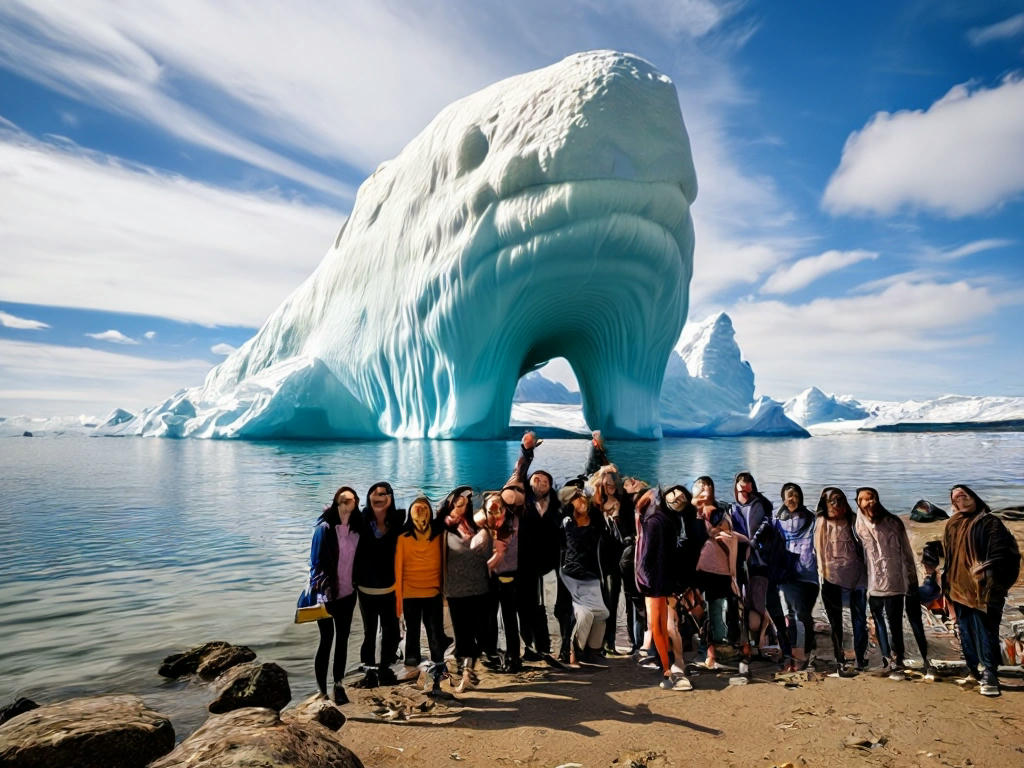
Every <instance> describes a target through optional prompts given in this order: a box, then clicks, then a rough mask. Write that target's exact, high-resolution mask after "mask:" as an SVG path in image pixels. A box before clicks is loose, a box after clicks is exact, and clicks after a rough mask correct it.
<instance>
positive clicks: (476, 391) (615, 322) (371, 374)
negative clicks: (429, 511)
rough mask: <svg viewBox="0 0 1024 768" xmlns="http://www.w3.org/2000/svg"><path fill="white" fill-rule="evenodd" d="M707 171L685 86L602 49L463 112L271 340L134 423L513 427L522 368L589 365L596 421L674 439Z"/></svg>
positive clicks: (312, 433)
mask: <svg viewBox="0 0 1024 768" xmlns="http://www.w3.org/2000/svg"><path fill="white" fill-rule="evenodd" d="M696 193H697V182H696V176H695V174H694V169H693V162H692V159H691V156H690V145H689V139H688V137H687V133H686V128H685V127H684V125H683V118H682V115H681V113H680V109H679V101H678V98H677V96H676V90H675V87H674V86H673V84H672V82H671V81H670V80H669V78H668V77H666V76H665V75H663V74H661V73H659V72H658V71H657V70H656V69H655V68H654V67H653V66H652V65H650V64H649V63H648V62H646V61H644V60H642V59H639V58H637V57H635V56H631V55H627V54H622V53H615V52H611V51H595V52H589V53H581V54H577V55H573V56H570V57H568V58H566V59H565V60H563V61H561V62H559V63H558V64H555V65H553V66H550V67H547V68H545V69H541V70H538V71H536V72H530V73H527V74H524V75H520V76H518V77H513V78H510V79H508V80H504V81H502V82H499V83H496V84H495V85H492V86H490V87H488V88H486V89H484V90H483V91H480V92H478V93H476V94H473V95H471V96H468V97H466V98H464V99H462V100H460V101H458V102H455V103H454V104H452V105H450V106H448V107H447V108H445V109H444V110H443V111H442V112H441V113H440V114H439V115H438V116H437V117H436V118H435V119H434V120H433V122H431V123H430V125H428V126H427V127H426V129H425V130H424V131H423V132H422V133H421V134H420V135H419V136H417V137H416V138H415V139H413V140H412V141H411V142H410V143H409V145H408V146H406V147H405V149H403V150H402V152H401V153H400V154H399V155H398V156H397V157H396V158H395V159H393V160H391V161H389V162H386V163H384V164H382V165H381V166H380V167H379V168H377V170H376V171H375V172H374V173H373V175H371V176H370V177H369V178H368V179H367V180H366V181H365V182H364V183H363V185H362V186H361V187H360V188H359V191H358V193H357V195H356V201H355V205H354V207H353V210H352V214H351V215H350V216H349V218H348V220H347V221H346V222H345V225H344V226H343V227H342V228H341V231H340V232H339V233H338V236H337V238H336V240H335V242H334V244H333V245H332V247H331V248H330V249H329V250H328V252H327V255H326V256H325V257H324V259H323V261H322V262H321V264H320V265H319V267H318V268H317V269H316V271H315V272H314V273H313V274H312V275H311V276H310V277H309V278H308V279H307V280H306V281H305V282H304V283H303V284H302V285H301V286H299V288H297V289H296V290H295V291H294V292H293V293H292V294H291V295H290V296H289V297H288V298H287V299H286V300H285V302H284V303H283V304H282V305H281V306H280V307H279V308H278V309H277V310H276V311H275V312H274V313H273V314H272V315H271V316H270V318H269V319H268V320H267V321H266V323H265V324H264V326H263V327H262V328H261V329H260V331H259V332H258V333H257V334H256V336H254V337H253V338H252V339H250V340H249V341H248V342H246V343H245V344H244V345H243V346H242V347H241V348H240V349H239V350H238V351H237V352H235V353H234V354H232V355H231V356H230V357H228V358H227V359H226V360H225V361H224V362H223V363H221V364H220V365H218V366H217V367H216V368H214V369H213V370H212V371H211V372H210V374H209V375H208V376H207V378H206V381H205V383H204V385H203V386H202V387H198V388H195V389H191V390H185V391H182V392H179V393H178V394H177V395H175V396H174V397H171V398H169V399H168V400H167V401H166V402H164V403H162V404H161V405H159V406H156V407H155V408H153V409H149V410H148V411H146V412H144V413H142V414H141V415H140V416H139V418H138V419H136V420H134V421H133V422H130V423H129V424H127V425H123V428H122V430H121V431H122V432H124V433H135V434H147V435H168V436H204V437H254V438H256V437H380V436H394V437H440V438H458V437H473V438H486V437H498V436H504V435H505V433H506V430H507V425H508V423H509V412H510V408H511V404H512V397H513V392H514V390H515V388H516V382H517V381H518V379H519V377H520V376H521V375H522V374H524V373H526V372H528V371H531V370H534V369H536V368H538V367H540V366H541V365H543V364H544V363H545V362H547V361H548V360H550V359H552V358H554V357H559V356H561V357H564V358H566V359H567V360H568V361H569V363H570V364H571V365H572V367H573V369H574V370H575V372H576V375H577V378H578V380H579V383H580V388H581V392H582V397H583V413H584V415H585V417H586V422H587V423H588V424H589V425H590V426H592V427H594V428H597V429H602V430H604V431H605V433H606V434H608V435H609V436H622V437H626V436H628V437H647V438H651V437H659V436H660V435H661V422H660V419H659V412H658V394H659V390H660V387H661V382H662V378H663V374H664V372H665V365H666V361H667V360H668V359H669V355H670V354H671V352H672V347H673V345H674V344H675V342H676V340H677V339H678V337H679V333H680V331H681V329H682V327H683V324H684V322H685V319H686V312H687V303H688V290H689V282H690V275H691V272H692V259H693V245H694V238H693V225H692V220H691V217H690V204H691V203H692V202H693V200H694V198H695V196H696Z"/></svg>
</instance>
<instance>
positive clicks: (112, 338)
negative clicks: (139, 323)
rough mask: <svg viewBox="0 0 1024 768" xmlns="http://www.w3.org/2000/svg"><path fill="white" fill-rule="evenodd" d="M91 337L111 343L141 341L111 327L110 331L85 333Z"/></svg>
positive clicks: (134, 342) (135, 342)
mask: <svg viewBox="0 0 1024 768" xmlns="http://www.w3.org/2000/svg"><path fill="white" fill-rule="evenodd" d="M85 335H86V336H88V337H89V338H90V339H96V341H109V342H110V343H111V344H138V343H139V342H138V341H136V340H135V339H133V338H131V337H129V336H125V335H124V334H123V333H121V332H120V331H115V330H114V329H113V328H111V329H110V330H109V331H103V332H101V333H87V334H85Z"/></svg>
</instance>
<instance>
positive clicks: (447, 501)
mask: <svg viewBox="0 0 1024 768" xmlns="http://www.w3.org/2000/svg"><path fill="white" fill-rule="evenodd" d="M467 491H468V494H467ZM462 495H465V496H466V514H465V515H464V517H465V519H466V522H467V523H469V527H470V528H472V529H473V530H474V531H476V530H479V526H477V524H476V520H474V519H473V488H472V486H469V485H460V486H459V487H458V488H455V489H454V490H453V491H452V492H451V493H449V494H448V495H447V496H445V497H444V501H442V502H441V504H440V506H439V507H438V508H437V519H438V520H440V521H441V523H442V524H443V525H447V522H446V520H447V519H448V515H450V514H451V513H452V510H453V509H455V502H456V501H457V500H458V499H459V497H460V496H462Z"/></svg>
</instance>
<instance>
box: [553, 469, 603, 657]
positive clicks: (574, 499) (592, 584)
mask: <svg viewBox="0 0 1024 768" xmlns="http://www.w3.org/2000/svg"><path fill="white" fill-rule="evenodd" d="M558 497H559V501H561V502H562V503H563V504H564V505H568V506H569V507H570V509H571V511H572V513H571V514H570V515H569V516H567V517H565V518H563V520H562V567H561V576H562V583H563V584H565V588H566V590H568V593H569V598H570V599H571V600H572V607H573V613H574V614H575V617H576V625H575V627H574V628H573V630H572V634H571V637H570V646H569V648H570V651H569V663H570V664H578V663H580V662H583V663H585V664H592V665H597V664H599V663H600V661H601V644H602V643H603V642H604V627H605V622H606V621H607V620H608V608H607V607H606V606H605V603H604V598H603V596H602V594H601V565H600V558H599V555H598V548H599V546H600V541H601V537H602V536H603V535H604V531H603V528H604V521H603V518H602V517H601V512H600V510H598V509H596V508H595V507H594V506H593V505H592V504H591V501H590V498H589V497H588V496H587V494H586V492H585V491H584V490H583V489H582V488H578V487H577V486H574V485H567V486H565V487H564V488H563V489H562V490H561V491H560V492H559V494H558Z"/></svg>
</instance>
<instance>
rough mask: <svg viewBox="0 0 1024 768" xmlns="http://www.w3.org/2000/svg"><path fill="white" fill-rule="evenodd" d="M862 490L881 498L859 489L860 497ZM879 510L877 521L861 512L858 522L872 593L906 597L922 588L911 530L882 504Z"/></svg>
mask: <svg viewBox="0 0 1024 768" xmlns="http://www.w3.org/2000/svg"><path fill="white" fill-rule="evenodd" d="M861 491H871V492H872V493H874V494H875V498H876V499H877V498H878V492H877V491H876V490H875V489H874V488H858V489H857V495H858V496H859V495H860V492H861ZM875 509H876V512H875V519H874V520H869V519H868V516H867V515H866V514H863V513H861V514H859V515H857V522H856V523H855V526H856V531H857V537H858V538H859V539H860V541H861V544H862V545H863V546H864V561H865V565H866V567H867V574H868V594H869V595H872V596H874V597H889V596H892V595H905V594H907V593H908V592H909V591H910V589H911V588H912V587H916V586H917V585H918V579H917V564H916V563H915V562H914V551H913V549H912V548H911V546H910V539H909V538H908V537H907V528H906V526H905V525H903V521H902V520H900V519H899V518H898V517H896V515H894V514H892V513H891V512H890V511H889V510H887V509H886V508H885V507H883V506H882V503H881V501H879V502H878V505H877V506H876V507H875Z"/></svg>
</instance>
